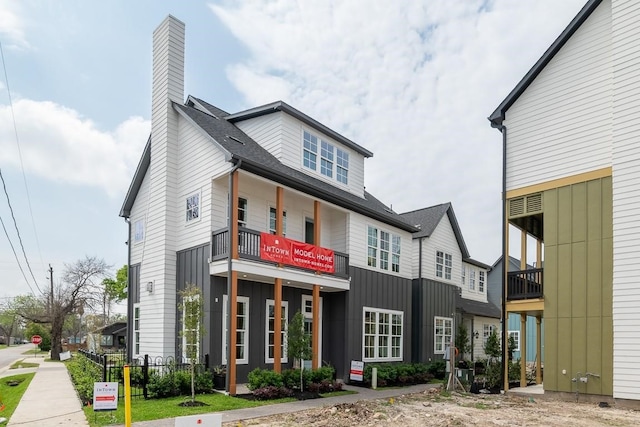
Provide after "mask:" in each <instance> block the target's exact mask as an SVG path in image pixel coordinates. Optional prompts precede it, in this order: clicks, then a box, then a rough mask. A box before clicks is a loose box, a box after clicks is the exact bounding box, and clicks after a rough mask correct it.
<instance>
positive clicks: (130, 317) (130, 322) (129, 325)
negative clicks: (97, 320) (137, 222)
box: [124, 217, 133, 363]
mask: <svg viewBox="0 0 640 427" xmlns="http://www.w3.org/2000/svg"><path fill="white" fill-rule="evenodd" d="M124 220H125V222H126V223H127V229H128V234H127V338H126V339H127V362H129V363H130V362H131V354H132V353H131V344H132V342H133V341H132V339H133V331H132V327H133V299H132V298H131V295H132V291H131V289H132V286H131V271H130V270H131V269H130V267H131V219H130V218H127V217H125V218H124Z"/></svg>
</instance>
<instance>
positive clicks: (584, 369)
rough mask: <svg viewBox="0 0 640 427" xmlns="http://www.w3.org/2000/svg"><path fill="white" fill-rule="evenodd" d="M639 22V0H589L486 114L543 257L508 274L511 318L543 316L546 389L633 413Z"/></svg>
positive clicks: (511, 189) (514, 208) (509, 195)
mask: <svg viewBox="0 0 640 427" xmlns="http://www.w3.org/2000/svg"><path fill="white" fill-rule="evenodd" d="M550 13H552V11H550ZM639 21H640V2H637V1H631V0H590V1H588V2H587V3H586V5H585V6H584V8H583V9H582V10H581V11H580V12H579V13H578V15H577V16H576V17H575V18H574V19H573V20H572V21H571V23H570V24H569V26H568V27H567V28H566V29H565V30H564V31H563V32H562V34H561V35H560V36H559V37H558V38H557V39H556V40H555V41H554V42H553V44H552V45H551V46H550V47H549V49H548V50H547V51H546V52H545V53H544V55H543V56H542V57H541V58H540V59H539V60H538V62H537V63H536V64H535V65H534V66H533V68H532V69H531V70H530V71H529V72H528V73H527V74H526V76H525V77H524V78H523V79H522V81H520V83H518V85H517V86H516V87H515V88H514V89H513V91H512V92H511V93H510V94H509V95H508V96H507V98H506V99H505V100H504V101H503V102H502V103H501V104H500V105H499V106H498V108H497V109H496V110H495V111H494V112H493V113H492V114H491V116H490V118H489V119H490V121H491V124H492V126H493V127H495V128H497V129H499V130H500V131H501V132H502V136H503V147H504V150H505V152H504V156H505V170H504V175H503V176H504V178H503V179H504V184H503V185H504V193H503V194H504V196H505V203H504V209H505V218H506V221H507V222H508V223H510V224H512V225H514V226H516V227H518V228H519V229H520V230H522V233H526V234H528V235H529V236H533V238H535V239H536V240H537V241H538V242H539V243H538V251H537V252H538V255H537V257H536V259H537V261H538V262H540V261H542V260H543V259H544V268H538V269H533V270H531V269H530V270H528V271H527V272H525V273H508V274H506V273H505V278H506V279H507V280H506V287H505V290H506V292H507V294H506V300H507V306H506V311H507V312H515V313H521V314H524V315H533V316H538V317H541V316H544V319H545V338H544V348H545V367H544V389H545V392H558V393H568V392H574V393H575V392H579V393H580V394H581V395H582V394H584V393H586V394H589V395H594V397H593V398H594V399H606V398H614V399H615V400H616V403H618V404H630V405H635V406H638V401H639V400H640V387H639V386H638V384H640V370H638V369H637V363H638V360H640V332H639V331H638V325H640V310H638V301H639V300H640V286H638V282H637V278H638V276H639V273H640V268H639V267H638V262H637V260H638V259H639V258H640V243H639V242H640V221H638V216H637V207H638V206H639V205H640V193H639V192H638V188H640V144H639V143H638V134H639V131H640V120H638V113H637V112H638V100H640V43H638V38H639V36H640V26H638V22H639ZM503 229H507V226H506V224H504V225H503ZM507 237H508V236H507ZM505 240H506V241H507V242H508V241H509V240H508V238H507V239H505ZM525 246H526V245H525ZM508 253H509V252H508V247H506V248H504V254H505V256H506V255H508ZM523 258H525V259H526V254H525V255H523ZM536 265H541V264H540V263H537V264H536ZM522 342H523V343H525V341H524V340H522ZM581 380H582V381H581ZM584 381H586V383H585V382H584Z"/></svg>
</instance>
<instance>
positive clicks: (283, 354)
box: [264, 299, 289, 363]
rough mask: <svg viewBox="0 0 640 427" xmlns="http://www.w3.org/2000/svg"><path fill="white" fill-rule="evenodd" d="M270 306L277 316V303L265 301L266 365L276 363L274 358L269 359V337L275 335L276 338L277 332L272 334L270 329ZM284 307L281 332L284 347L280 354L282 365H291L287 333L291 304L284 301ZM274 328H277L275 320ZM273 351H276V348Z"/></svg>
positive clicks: (270, 300)
mask: <svg viewBox="0 0 640 427" xmlns="http://www.w3.org/2000/svg"><path fill="white" fill-rule="evenodd" d="M269 306H273V307H274V309H273V313H274V315H275V306H276V303H275V301H274V300H272V299H268V300H266V301H265V324H264V363H274V361H275V359H274V358H273V357H269V335H271V334H272V333H273V334H274V338H275V331H274V332H272V331H271V330H270V329H269ZM282 307H283V308H284V319H282V321H283V326H284V328H283V329H282V330H281V331H280V333H281V335H282V342H281V343H280V345H281V346H282V351H281V354H280V363H289V355H288V354H287V331H288V329H289V302H288V301H284V300H283V301H282ZM274 326H275V320H274ZM273 349H274V351H275V346H274V348H273Z"/></svg>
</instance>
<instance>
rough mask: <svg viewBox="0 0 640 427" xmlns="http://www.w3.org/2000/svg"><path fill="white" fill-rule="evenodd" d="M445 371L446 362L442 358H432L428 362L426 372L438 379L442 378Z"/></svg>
mask: <svg viewBox="0 0 640 427" xmlns="http://www.w3.org/2000/svg"><path fill="white" fill-rule="evenodd" d="M446 371H447V362H446V361H444V360H434V361H432V362H431V363H429V368H428V372H429V373H430V374H431V375H433V376H434V378H437V379H439V380H443V379H444V377H445V375H446V373H447V372H446Z"/></svg>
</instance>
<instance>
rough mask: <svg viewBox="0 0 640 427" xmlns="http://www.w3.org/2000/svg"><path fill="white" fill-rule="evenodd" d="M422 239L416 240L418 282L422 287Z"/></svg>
mask: <svg viewBox="0 0 640 427" xmlns="http://www.w3.org/2000/svg"><path fill="white" fill-rule="evenodd" d="M423 240H424V238H423V237H421V238H420V240H418V281H419V282H420V285H422V241H423Z"/></svg>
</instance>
